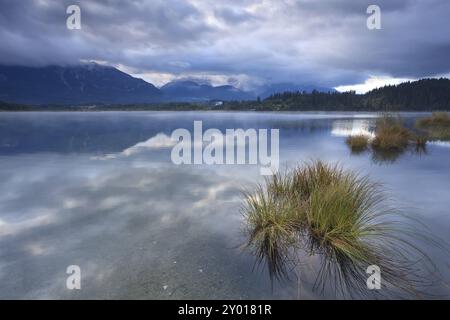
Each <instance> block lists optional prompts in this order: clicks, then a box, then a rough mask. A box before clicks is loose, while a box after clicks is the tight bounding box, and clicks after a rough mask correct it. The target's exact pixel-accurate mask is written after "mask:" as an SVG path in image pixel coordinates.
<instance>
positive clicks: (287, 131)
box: [0, 112, 450, 299]
mask: <svg viewBox="0 0 450 320" xmlns="http://www.w3.org/2000/svg"><path fill="white" fill-rule="evenodd" d="M376 116H377V115H376V114H372V113H252V112H85V113H83V112H39V113H34V112H29V113H0V248H1V249H0V298H1V299H15V298H31V299H47V298H50V299H79V298H87V299H99V298H105V299H295V298H302V299H310V298H312V299H320V298H333V295H332V293H330V292H324V293H319V292H316V291H313V290H311V287H312V283H313V281H314V279H313V277H311V276H310V275H309V274H306V275H305V279H304V285H302V290H301V292H300V293H299V292H298V288H297V286H296V284H295V283H274V286H273V288H271V282H270V279H269V277H268V274H267V272H266V270H265V269H264V268H261V267H259V268H258V267H257V266H256V267H255V258H254V256H253V255H252V254H251V252H248V251H246V250H243V248H242V245H243V244H244V243H245V237H244V235H243V232H242V231H243V218H242V215H241V211H240V210H241V206H242V190H243V189H245V188H251V187H252V186H254V185H255V184H256V183H257V182H262V181H263V179H264V178H263V176H261V175H260V172H259V167H258V166H255V165H175V164H173V163H172V162H171V158H170V154H171V145H169V144H167V143H166V142H167V137H170V135H171V133H172V131H173V130H175V129H178V128H186V129H188V130H192V128H193V122H194V121H195V120H201V121H203V127H204V129H207V128H217V129H219V130H221V131H223V132H224V131H225V129H227V128H231V129H234V128H243V129H248V128H255V129H260V128H261V129H271V128H273V129H279V130H280V131H279V132H280V149H279V152H280V168H281V169H282V168H289V167H293V166H295V165H296V164H299V163H301V162H302V161H308V160H312V159H321V160H324V161H327V162H334V163H336V162H338V163H340V164H341V165H343V166H344V167H345V168H349V169H354V170H356V171H358V172H360V173H361V174H365V175H369V176H370V177H371V178H372V179H373V180H375V181H379V182H380V183H382V184H383V187H384V189H385V190H386V191H387V192H388V194H389V196H390V198H392V199H393V200H392V201H394V202H395V204H396V206H397V207H399V208H402V210H403V211H404V212H405V213H408V214H411V215H414V216H417V217H418V218H419V219H420V220H421V221H422V222H423V223H424V224H425V225H427V227H428V228H429V230H430V231H431V233H432V234H433V235H434V236H436V237H439V239H440V241H441V242H442V243H443V244H447V245H448V243H449V242H450V232H449V230H450V212H449V211H450V194H449V190H450V144H449V143H445V142H439V143H431V144H429V145H428V146H427V149H426V152H420V153H416V152H412V151H410V150H408V151H406V152H405V153H403V154H396V155H388V156H383V155H381V156H379V155H374V154H372V153H371V152H369V151H367V152H362V153H359V154H354V153H353V154H352V152H351V151H350V150H349V148H348V147H347V145H346V144H345V139H346V137H347V136H348V135H349V134H356V133H370V132H371V130H373V125H374V121H375V119H376ZM402 116H403V117H404V119H406V121H407V122H409V123H413V121H414V120H415V119H416V118H417V117H418V116H421V114H418V113H405V114H402ZM425 250H426V251H427V253H428V254H429V255H430V257H431V258H432V259H433V261H434V262H435V264H436V265H437V267H438V268H439V271H440V272H441V274H442V281H443V282H444V284H442V285H434V286H432V287H430V288H429V289H428V290H429V293H434V294H439V295H447V296H448V294H449V289H448V288H449V287H448V282H449V280H450V272H449V261H450V260H449V256H448V255H447V254H444V253H443V252H442V251H440V250H436V249H435V248H434V247H431V246H430V247H426V248H425ZM70 265H78V266H79V267H80V269H81V290H68V289H67V288H66V279H67V277H68V274H67V273H66V269H67V267H68V266H70ZM313 271H314V263H313V261H312V262H311V274H313ZM445 283H446V284H445ZM446 285H447V286H446Z"/></svg>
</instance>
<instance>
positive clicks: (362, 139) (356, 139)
mask: <svg viewBox="0 0 450 320" xmlns="http://www.w3.org/2000/svg"><path fill="white" fill-rule="evenodd" d="M369 139H370V137H369V136H367V135H363V134H359V135H354V136H349V137H348V138H347V140H346V143H347V145H348V146H349V147H350V149H351V150H352V152H362V151H364V150H366V149H367V147H368V145H369Z"/></svg>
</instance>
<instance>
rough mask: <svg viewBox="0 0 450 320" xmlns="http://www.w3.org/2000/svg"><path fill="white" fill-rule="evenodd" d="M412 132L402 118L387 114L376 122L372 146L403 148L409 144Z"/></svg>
mask: <svg viewBox="0 0 450 320" xmlns="http://www.w3.org/2000/svg"><path fill="white" fill-rule="evenodd" d="M411 136H412V134H411V132H410V131H409V130H408V129H407V128H406V127H405V126H404V124H403V122H402V120H401V119H400V118H394V117H392V116H388V115H385V116H383V117H381V118H379V119H377V122H376V129H375V138H374V139H373V141H372V147H373V148H376V149H382V150H403V149H405V148H406V147H407V146H408V143H409V141H410V139H411Z"/></svg>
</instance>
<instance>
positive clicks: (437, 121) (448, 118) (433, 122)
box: [416, 112, 450, 128]
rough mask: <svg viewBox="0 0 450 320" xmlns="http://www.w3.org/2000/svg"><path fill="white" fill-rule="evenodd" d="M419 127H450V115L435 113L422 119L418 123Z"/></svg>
mask: <svg viewBox="0 0 450 320" xmlns="http://www.w3.org/2000/svg"><path fill="white" fill-rule="evenodd" d="M416 124H417V126H418V127H422V128H429V127H450V115H449V114H448V112H433V113H432V114H431V116H430V117H426V118H422V119H419V120H417V122H416Z"/></svg>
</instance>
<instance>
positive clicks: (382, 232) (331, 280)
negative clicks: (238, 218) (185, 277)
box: [243, 161, 426, 296]
mask: <svg viewBox="0 0 450 320" xmlns="http://www.w3.org/2000/svg"><path fill="white" fill-rule="evenodd" d="M385 200H386V199H385V197H384V196H383V194H382V192H381V190H380V185H378V184H377V183H373V182H371V181H370V180H369V178H368V177H364V176H360V175H358V174H357V173H354V172H352V171H346V170H343V169H342V168H341V167H339V166H337V165H329V164H326V163H324V162H321V161H315V162H311V163H307V164H304V165H303V166H300V167H298V168H296V169H294V170H291V171H288V172H286V173H285V174H277V175H274V176H273V177H272V178H270V179H268V180H266V183H265V185H263V186H258V188H257V189H256V192H254V193H247V194H246V203H245V205H244V210H243V214H244V217H245V221H246V231H247V234H248V243H247V247H248V248H251V249H252V250H253V252H254V253H255V254H256V257H257V262H258V263H263V262H264V263H265V264H266V265H267V268H268V271H269V274H270V277H271V279H273V278H276V279H288V278H289V272H290V270H293V269H297V267H298V266H299V265H300V261H298V257H299V252H300V251H301V252H303V253H306V254H307V255H311V256H315V255H318V256H319V257H320V258H321V267H320V270H319V272H318V273H317V277H316V283H315V286H314V288H315V289H320V290H321V291H323V290H324V289H325V287H327V286H331V287H332V289H334V290H335V291H336V293H337V294H340V295H343V296H346V295H350V296H354V295H356V296H365V295H368V294H369V293H370V292H369V291H368V289H367V286H366V279H367V277H368V275H367V274H366V268H367V267H368V266H369V265H377V266H378V267H380V269H381V270H382V274H383V284H384V285H385V286H387V287H393V288H396V289H395V290H397V291H401V292H408V293H411V294H412V293H414V292H415V290H414V287H415V285H416V284H417V283H418V282H420V278H419V277H418V275H417V272H416V271H417V270H416V269H415V268H414V267H413V266H414V263H415V262H416V261H411V260H409V259H410V258H411V257H419V259H421V260H422V261H425V260H426V255H425V254H424V253H423V252H421V251H420V250H419V249H418V248H417V247H415V246H414V245H412V242H409V241H408V239H407V238H408V236H410V235H411V234H414V233H412V232H411V230H410V229H409V228H408V227H407V224H406V225H405V224H404V221H403V222H402V226H401V227H400V226H399V217H400V214H398V213H397V212H396V211H395V210H391V209H390V208H388V207H386V205H385ZM402 220H404V219H402ZM383 293H386V290H383Z"/></svg>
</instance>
